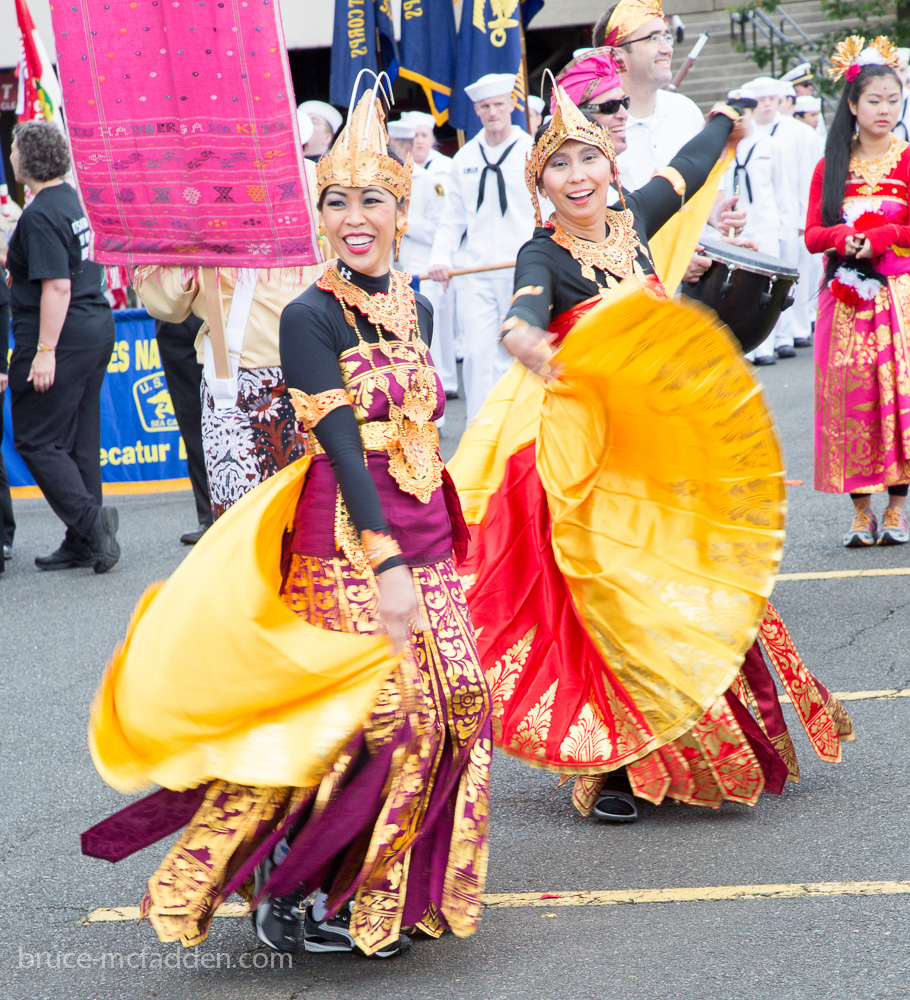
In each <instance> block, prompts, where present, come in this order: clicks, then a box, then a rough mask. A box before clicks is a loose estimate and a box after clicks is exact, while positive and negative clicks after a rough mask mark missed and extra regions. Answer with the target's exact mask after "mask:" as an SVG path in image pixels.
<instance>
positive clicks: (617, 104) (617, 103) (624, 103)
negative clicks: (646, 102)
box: [578, 94, 632, 115]
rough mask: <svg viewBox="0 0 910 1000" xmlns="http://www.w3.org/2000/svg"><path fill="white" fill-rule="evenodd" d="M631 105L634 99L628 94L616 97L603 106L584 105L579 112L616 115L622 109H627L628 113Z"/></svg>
mask: <svg viewBox="0 0 910 1000" xmlns="http://www.w3.org/2000/svg"><path fill="white" fill-rule="evenodd" d="M631 103H632V98H631V97H629V95H628V94H627V95H626V96H625V97H614V98H612V99H611V100H609V101H604V102H603V103H602V104H584V105H582V107H580V108H579V109H578V110H579V111H587V112H588V113H589V114H592V115H615V114H616V112H617V111H619V109H620V108H625V109H626V111H628V110H629V105H630V104H631Z"/></svg>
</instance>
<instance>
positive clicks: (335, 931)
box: [303, 903, 354, 952]
mask: <svg viewBox="0 0 910 1000" xmlns="http://www.w3.org/2000/svg"><path fill="white" fill-rule="evenodd" d="M350 924H351V904H350V903H346V904H345V905H344V906H343V907H342V908H341V910H340V911H339V912H338V913H336V914H335V916H334V917H331V918H330V919H329V920H323V921H316V920H314V919H313V907H312V906H308V907H307V908H306V910H305V911H304V914H303V947H304V948H306V950H307V951H315V952H321V951H353V950H354V938H353V937H351V931H350Z"/></svg>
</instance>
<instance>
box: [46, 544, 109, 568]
mask: <svg viewBox="0 0 910 1000" xmlns="http://www.w3.org/2000/svg"><path fill="white" fill-rule="evenodd" d="M35 565H36V566H37V567H38V569H41V570H45V571H48V570H52V569H78V568H81V567H83V566H94V565H95V557H94V555H93V554H92V551H91V549H89V548H87V547H86V548H78V549H77V548H70V547H69V546H68V545H61V546H60V548H59V549H55V550H54V551H53V552H52V553H51V554H50V555H49V556H36V557H35Z"/></svg>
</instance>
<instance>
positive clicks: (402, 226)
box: [395, 216, 411, 260]
mask: <svg viewBox="0 0 910 1000" xmlns="http://www.w3.org/2000/svg"><path fill="white" fill-rule="evenodd" d="M410 228H411V224H410V223H409V222H408V220H407V219H406V218H404V216H400V217H399V218H397V219H396V220H395V260H398V255H399V253H400V252H401V238H402V237H403V236H404V234H405V233H406V232H407V231H408V230H409V229H410Z"/></svg>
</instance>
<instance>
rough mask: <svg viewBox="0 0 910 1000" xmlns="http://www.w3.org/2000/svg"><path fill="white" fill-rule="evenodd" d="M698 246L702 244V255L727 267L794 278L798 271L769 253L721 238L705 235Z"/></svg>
mask: <svg viewBox="0 0 910 1000" xmlns="http://www.w3.org/2000/svg"><path fill="white" fill-rule="evenodd" d="M698 243H699V246H703V247H704V248H705V249H704V255H705V256H706V257H710V258H711V260H716V261H719V262H720V263H721V264H726V265H727V267H737V268H742V270H744V271H753V272H754V273H756V274H767V275H769V276H770V275H778V276H779V277H781V278H792V279H794V280H795V279H796V277H797V276H798V275H799V271H798V270H797V269H796V268H795V267H791V266H790V265H789V264H788V263H787V262H786V261H785V260H781V258H780V257H772V256H771V255H770V254H766V253H758V251H756V250H750V249H749V248H748V247H737V246H734V245H733V244H732V243H724V241H723V240H721V239H714V238H713V237H711V236H705V237H703V238H702V239H700V240H699V241H698Z"/></svg>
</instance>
